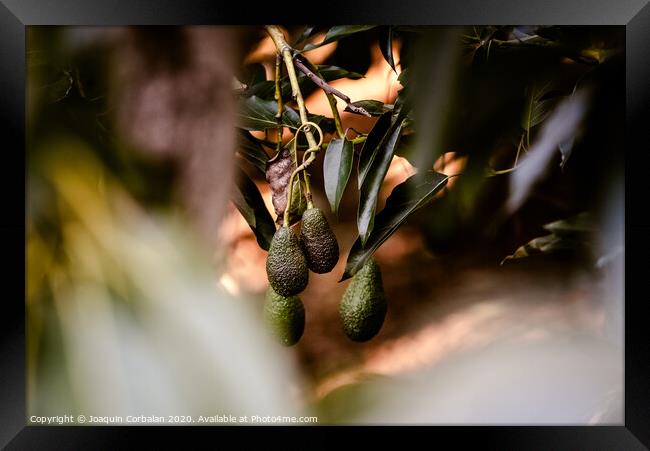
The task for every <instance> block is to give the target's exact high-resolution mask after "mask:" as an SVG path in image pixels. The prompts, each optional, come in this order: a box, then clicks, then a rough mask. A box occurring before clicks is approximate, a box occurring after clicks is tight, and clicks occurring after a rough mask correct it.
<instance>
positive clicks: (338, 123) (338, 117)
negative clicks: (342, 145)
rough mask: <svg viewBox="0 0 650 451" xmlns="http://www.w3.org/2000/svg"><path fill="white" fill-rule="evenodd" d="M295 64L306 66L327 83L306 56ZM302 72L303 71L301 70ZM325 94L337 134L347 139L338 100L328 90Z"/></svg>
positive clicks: (296, 60) (325, 90)
mask: <svg viewBox="0 0 650 451" xmlns="http://www.w3.org/2000/svg"><path fill="white" fill-rule="evenodd" d="M294 62H295V63H296V65H299V64H304V66H305V68H306V69H307V70H309V71H312V72H313V73H314V74H315V75H316V76H317V77H318V79H319V80H321V81H323V82H325V79H324V78H323V76H322V75H321V73H320V72H319V71H318V67H316V66H314V65H313V64H312V63H311V61H309V60H308V59H307V58H305V57H304V56H302V59H301V60H298V59H295V60H294ZM301 72H302V70H301ZM303 73H304V72H303ZM307 77H309V75H307ZM310 79H311V78H310ZM318 86H320V85H318ZM327 86H329V85H327ZM332 89H333V88H332ZM323 92H324V93H325V97H327V101H328V102H329V104H330V108H331V109H332V117H333V118H334V125H335V126H336V133H337V134H338V135H339V138H343V137H345V131H344V130H343V123H342V122H341V115H340V114H339V109H338V105H337V102H336V98H335V97H334V94H332V93H331V92H329V91H328V90H327V89H324V90H323Z"/></svg>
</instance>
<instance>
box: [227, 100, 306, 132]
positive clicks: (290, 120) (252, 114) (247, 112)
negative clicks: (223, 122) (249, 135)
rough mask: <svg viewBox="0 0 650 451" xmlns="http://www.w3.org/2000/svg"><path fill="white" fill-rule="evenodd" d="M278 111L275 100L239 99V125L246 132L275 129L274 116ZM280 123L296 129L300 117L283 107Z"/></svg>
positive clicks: (293, 111)
mask: <svg viewBox="0 0 650 451" xmlns="http://www.w3.org/2000/svg"><path fill="white" fill-rule="evenodd" d="M277 111H278V104H277V102H276V101H275V100H264V99H261V98H259V97H257V96H251V97H247V98H244V99H241V101H240V106H239V124H240V127H242V128H245V129H246V130H266V129H267V128H276V127H277V122H276V120H275V114H276V113H277ZM282 122H283V123H284V124H285V126H288V127H291V128H298V127H299V126H300V116H298V113H297V112H296V111H295V110H293V109H291V108H288V107H286V106H285V107H284V111H283V113H282Z"/></svg>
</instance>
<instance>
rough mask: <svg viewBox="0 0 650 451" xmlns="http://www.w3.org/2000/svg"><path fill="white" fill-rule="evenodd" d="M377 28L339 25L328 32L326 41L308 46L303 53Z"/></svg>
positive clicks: (373, 26)
mask: <svg viewBox="0 0 650 451" xmlns="http://www.w3.org/2000/svg"><path fill="white" fill-rule="evenodd" d="M375 27H376V25H337V26H335V27H332V28H330V29H329V30H327V33H326V34H325V39H323V40H322V41H321V42H319V43H318V44H307V45H306V46H305V48H304V50H303V51H307V50H311V49H315V48H317V47H320V46H322V45H325V44H329V43H330V42H334V41H338V40H339V39H343V38H345V37H347V36H350V35H351V34H355V33H359V32H361V31H366V30H370V29H371V28H375Z"/></svg>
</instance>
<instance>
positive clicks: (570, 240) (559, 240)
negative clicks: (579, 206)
mask: <svg viewBox="0 0 650 451" xmlns="http://www.w3.org/2000/svg"><path fill="white" fill-rule="evenodd" d="M544 228H545V229H546V230H548V231H549V232H551V233H550V234H549V235H544V236H540V237H537V238H533V239H532V240H530V241H529V242H528V243H526V244H524V245H523V246H520V247H518V248H517V250H515V252H514V253H513V254H512V255H508V256H507V257H506V258H504V259H503V261H502V262H501V264H502V265H503V264H504V263H505V262H506V261H508V260H512V259H518V258H524V257H528V256H531V255H535V254H551V253H556V252H562V251H569V252H576V251H585V250H590V249H591V248H592V247H593V246H594V238H595V232H596V228H595V225H594V223H593V220H592V217H591V215H590V214H589V213H588V212H583V213H580V214H578V215H576V216H573V217H570V218H567V219H560V220H558V221H554V222H551V223H549V224H545V225H544Z"/></svg>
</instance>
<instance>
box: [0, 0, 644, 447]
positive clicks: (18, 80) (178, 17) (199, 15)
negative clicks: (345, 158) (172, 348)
mask: <svg viewBox="0 0 650 451" xmlns="http://www.w3.org/2000/svg"><path fill="white" fill-rule="evenodd" d="M310 6H311V7H313V8H318V7H320V8H321V10H320V11H318V13H317V14H313V13H312V14H310V13H309V12H308V11H307V9H305V7H304V6H299V4H298V3H297V2H293V4H289V2H281V8H277V7H276V8H272V7H268V6H267V7H266V8H264V9H262V8H256V7H252V6H251V5H249V4H243V2H220V3H217V2H209V1H201V0H193V1H189V0H185V1H182V2H180V1H179V2H177V1H173V0H131V1H128V2H118V1H116V0H95V1H90V0H0V62H1V64H2V66H1V67H2V69H1V70H0V128H1V129H2V134H1V135H0V136H2V143H3V146H2V148H3V150H4V152H3V157H4V159H3V162H4V164H5V166H4V171H2V176H0V196H1V198H2V199H3V205H2V210H1V211H2V214H0V218H1V221H2V224H1V225H0V230H1V231H2V233H1V234H0V236H1V237H2V247H1V249H2V250H3V251H4V252H3V253H4V259H3V261H4V262H5V265H4V266H5V268H4V271H2V279H3V288H4V291H3V293H4V294H5V296H3V298H4V299H3V308H2V313H0V326H1V327H0V334H1V338H0V356H1V357H0V358H1V362H2V370H1V371H0V446H3V447H5V446H6V447H7V448H6V449H17V450H24V449H115V448H120V449H121V448H127V447H129V444H130V443H132V442H133V440H134V439H135V438H136V437H135V436H136V434H138V435H140V434H145V435H146V436H147V439H150V440H155V442H158V443H161V444H162V443H164V444H166V445H167V446H170V445H171V444H172V443H173V442H171V441H169V436H170V434H171V433H172V432H175V431H178V429H179V428H177V427H169V426H163V427H133V426H131V427H128V428H127V427H76V426H75V427H72V426H68V427H37V426H25V422H26V408H25V309H24V307H25V304H24V303H23V302H24V301H23V299H24V291H25V283H24V281H25V264H24V263H25V246H24V239H25V203H24V202H25V178H24V177H25V172H23V171H21V170H18V169H17V168H19V167H24V166H25V153H24V152H25V75H26V73H25V71H26V68H25V27H26V26H27V25H151V24H161V25H162V24H169V25H171V24H174V25H176V24H250V23H264V22H282V23H302V22H306V21H310V22H313V21H314V20H317V21H319V22H322V23H326V22H327V23H377V24H422V25H460V24H540V25H541V24H554V25H621V26H625V28H626V71H627V73H626V95H627V101H626V107H627V110H626V123H627V136H626V143H627V144H626V147H627V149H626V246H625V247H626V252H625V255H626V260H625V261H626V264H625V268H626V274H625V276H626V277H625V283H626V285H625V286H626V290H625V293H626V296H625V421H624V425H621V426H571V427H561V426H557V427H536V426H526V427H521V426H517V427H514V426H513V427H510V426H504V427H496V426H491V427H480V426H471V427H469V426H468V427H465V426H457V427H436V429H435V431H432V430H428V428H418V429H419V430H418V431H415V432H418V433H424V434H427V436H428V437H429V440H434V442H436V443H444V442H447V441H449V440H451V442H450V443H455V444H457V445H467V444H474V445H475V446H480V447H481V449H485V448H493V447H494V448H498V449H555V450H557V449H572V450H576V449H594V450H595V449H607V450H615V449H621V450H635V449H647V448H646V447H649V446H650V337H649V333H648V330H649V329H650V328H649V327H648V325H647V324H646V322H647V316H645V315H643V307H644V304H645V303H646V302H648V296H647V294H645V293H647V285H646V283H645V282H646V281H647V270H646V268H647V263H645V259H646V256H647V255H649V254H650V252H649V251H650V246H649V244H648V242H649V241H650V240H648V236H649V232H650V221H649V220H648V219H647V215H646V212H647V205H648V201H647V197H646V196H644V192H645V191H646V190H647V188H646V186H647V184H646V183H645V180H644V178H643V175H644V172H646V171H647V169H646V168H648V167H650V165H649V164H648V162H649V161H648V160H649V159H650V157H649V154H650V152H649V151H650V149H649V147H650V146H648V138H647V133H646V129H647V124H648V112H649V111H650V107H649V105H650V103H649V98H650V64H649V63H648V56H650V6H649V5H648V0H628V1H622V0H618V1H612V0H609V1H605V0H593V1H585V0H550V1H541V0H533V1H521V0H518V1H517V0H502V1H498V0H491V1H485V0H472V1H464V2H460V1H454V0H445V1H438V2H429V1H426V0H418V1H409V0H402V1H400V2H394V1H393V2H391V1H387V0H372V1H368V0H366V1H357V2H346V1H339V0H336V1H329V2H326V3H323V4H310ZM243 429H244V430H246V429H248V427H244V428H243ZM288 429H289V428H282V427H273V428H264V430H265V431H264V432H267V433H269V434H271V435H277V434H279V433H282V432H285V431H287V430H288ZM360 429H362V432H363V433H364V434H365V435H367V436H372V437H374V438H381V437H382V436H384V434H387V433H392V431H389V432H386V431H385V430H384V429H383V428H370V427H364V428H360ZM244 430H242V428H241V427H218V428H196V427H183V428H182V429H181V431H182V432H183V433H190V434H192V435H193V437H192V440H193V441H194V438H195V437H194V434H196V437H197V438H198V439H203V438H209V439H210V440H212V442H211V443H212V446H211V447H214V446H216V445H218V443H219V442H214V441H213V440H214V437H210V436H212V435H213V434H216V435H217V436H218V437H219V440H223V439H224V438H223V437H224V434H226V433H229V432H234V433H241V432H245V431H244ZM312 432H316V433H319V435H320V436H321V437H322V439H323V441H319V443H320V444H323V445H324V444H325V442H326V440H327V439H330V440H335V439H334V437H333V436H332V435H331V434H329V433H328V432H329V431H328V430H326V428H323V427H313V428H312V427H308V428H304V427H303V428H290V430H289V433H290V434H292V436H293V437H296V440H300V439H299V438H298V437H299V436H302V435H304V434H306V433H312ZM347 432H349V431H346V433H347ZM241 435H243V438H242V439H238V440H239V442H238V443H240V446H244V443H245V441H246V440H256V438H255V435H256V434H250V433H248V434H241ZM208 443H210V442H208ZM295 443H301V442H295ZM303 443H304V442H303ZM149 447H155V448H156V449H159V448H162V447H164V446H156V445H153V442H150V444H149Z"/></svg>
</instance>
